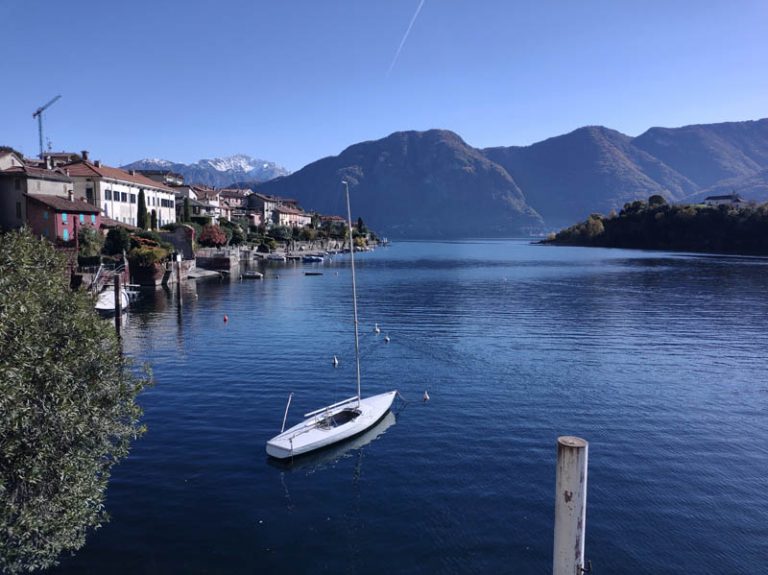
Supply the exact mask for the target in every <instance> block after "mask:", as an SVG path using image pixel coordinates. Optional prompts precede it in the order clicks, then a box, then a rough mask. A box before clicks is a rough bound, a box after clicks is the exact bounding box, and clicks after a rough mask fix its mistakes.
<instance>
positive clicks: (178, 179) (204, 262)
mask: <svg viewBox="0 0 768 575" xmlns="http://www.w3.org/2000/svg"><path fill="white" fill-rule="evenodd" d="M24 226H26V227H27V228H29V229H30V230H31V232H32V233H33V234H34V235H35V236H37V237H40V238H45V239H48V240H49V241H51V242H52V243H53V244H54V245H55V246H56V247H57V248H58V249H59V250H61V251H62V252H64V253H65V254H66V255H67V258H68V261H69V265H70V269H71V276H72V286H73V287H80V286H87V287H89V288H90V289H92V290H93V291H94V292H99V291H102V290H104V289H105V288H106V286H108V285H110V284H114V278H115V276H119V277H120V283H122V284H123V285H126V284H129V283H130V284H134V285H139V286H153V287H156V286H159V285H164V284H167V283H171V282H175V281H181V280H185V279H187V278H194V277H201V276H205V275H221V274H229V273H240V271H239V266H240V263H241V262H249V263H256V262H259V261H261V260H264V261H282V262H285V261H287V260H303V261H306V262H322V261H323V258H324V257H326V256H328V255H332V254H334V253H337V252H339V251H343V250H347V251H348V250H349V247H348V245H346V246H345V242H347V241H348V239H347V238H348V236H349V234H348V230H347V228H348V226H347V221H346V219H345V218H344V217H342V216H339V215H321V214H317V213H307V212H305V211H304V210H302V209H301V207H300V206H299V205H298V203H297V202H296V200H292V199H289V198H281V197H276V196H268V195H263V194H259V193H254V192H253V191H252V190H250V189H214V188H209V187H206V186H200V185H191V184H186V183H185V182H184V178H183V176H181V175H180V174H175V173H172V172H169V171H161V170H131V171H125V170H122V169H120V168H114V167H110V166H106V165H104V164H102V163H101V162H100V161H98V160H95V161H91V160H90V158H89V155H88V152H87V151H83V152H81V153H80V154H76V153H64V152H46V153H43V154H42V158H41V159H30V158H25V157H23V156H22V155H21V154H19V153H17V152H16V151H14V150H13V149H10V148H0V229H2V230H6V231H7V230H12V229H19V228H22V227H24ZM352 236H353V238H354V242H355V249H356V250H366V249H372V247H373V246H375V245H377V244H379V243H382V242H380V241H379V240H378V238H376V236H375V235H374V234H373V233H371V232H369V231H368V230H367V229H366V228H365V226H364V224H363V221H362V219H360V218H358V220H357V225H355V226H354V229H353V233H352ZM383 242H384V243H385V242H386V240H383ZM244 273H248V274H249V277H255V278H260V277H262V276H261V274H259V273H258V272H244Z"/></svg>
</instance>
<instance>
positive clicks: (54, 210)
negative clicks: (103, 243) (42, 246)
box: [25, 194, 101, 242]
mask: <svg viewBox="0 0 768 575" xmlns="http://www.w3.org/2000/svg"><path fill="white" fill-rule="evenodd" d="M25 195H26V198H27V223H28V225H29V227H30V228H31V230H32V233H34V234H35V235H38V236H42V237H44V238H48V239H49V240H51V241H52V242H55V241H56V240H57V239H60V240H62V241H65V242H68V241H70V240H74V239H75V234H76V233H77V231H78V230H80V229H81V228H83V227H92V228H94V229H96V230H98V229H99V227H100V226H101V211H100V210H99V209H98V208H96V207H94V206H92V205H91V204H89V203H88V202H86V201H84V200H72V199H67V198H64V197H62V196H51V195H47V194H25Z"/></svg>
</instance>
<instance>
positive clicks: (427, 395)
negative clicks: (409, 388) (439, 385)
mask: <svg viewBox="0 0 768 575" xmlns="http://www.w3.org/2000/svg"><path fill="white" fill-rule="evenodd" d="M424 401H429V393H427V390H424Z"/></svg>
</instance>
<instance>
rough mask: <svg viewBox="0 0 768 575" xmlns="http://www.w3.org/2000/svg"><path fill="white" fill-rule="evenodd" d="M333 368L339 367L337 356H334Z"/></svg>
mask: <svg viewBox="0 0 768 575" xmlns="http://www.w3.org/2000/svg"><path fill="white" fill-rule="evenodd" d="M333 367H339V358H338V357H336V356H335V355H334V356H333Z"/></svg>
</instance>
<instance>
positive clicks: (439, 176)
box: [256, 130, 544, 238]
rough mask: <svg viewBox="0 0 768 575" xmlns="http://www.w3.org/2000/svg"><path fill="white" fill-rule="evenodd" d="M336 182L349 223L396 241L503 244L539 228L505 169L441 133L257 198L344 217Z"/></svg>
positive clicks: (266, 189)
mask: <svg viewBox="0 0 768 575" xmlns="http://www.w3.org/2000/svg"><path fill="white" fill-rule="evenodd" d="M342 180H346V181H347V182H349V184H350V189H351V191H352V194H353V196H354V200H353V204H352V205H353V211H354V217H357V216H358V215H359V216H361V217H362V218H363V219H364V221H365V222H366V224H367V225H368V226H369V227H370V228H372V229H374V230H376V231H377V232H379V233H383V234H388V235H392V236H395V237H412V238H432V237H467V236H477V235H486V236H505V235H509V234H510V233H521V232H534V231H536V230H540V229H541V228H542V226H543V223H544V222H543V220H542V219H541V216H540V215H539V214H538V213H536V211H535V210H534V209H532V208H531V207H530V206H529V205H527V204H526V202H525V198H524V196H523V193H522V192H521V190H520V188H519V187H518V185H517V184H516V183H515V181H514V180H513V179H512V178H511V177H510V175H509V174H508V173H507V171H506V170H505V169H504V168H502V167H501V166H499V165H498V164H496V163H494V162H492V161H491V160H489V159H488V158H487V157H485V155H483V153H482V152H481V151H480V150H477V149H475V148H473V147H471V146H469V145H467V144H466V143H465V142H464V141H463V140H462V139H461V138H460V137H459V136H458V135H457V134H455V133H453V132H450V131H448V130H428V131H425V132H415V131H410V132H395V133H394V134H391V135H390V136H388V137H386V138H383V139H381V140H376V141H369V142H362V143H359V144H354V145H352V146H350V147H348V148H347V149H346V150H344V151H343V152H341V154H339V155H338V156H333V157H328V158H323V159H321V160H317V161H316V162H313V163H311V164H309V165H307V166H305V167H304V168H302V169H301V170H299V171H298V172H295V173H294V174H292V175H290V176H286V177H282V178H277V179H274V180H271V181H269V182H265V183H263V184H260V185H258V186H257V188H256V190H257V191H259V192H261V193H265V194H271V195H277V196H283V197H291V198H294V199H297V200H298V201H299V203H300V204H301V205H302V206H303V207H304V208H305V209H310V210H315V211H319V212H321V213H325V214H337V215H343V214H344V213H345V212H344V210H345V204H344V196H343V194H342V191H341V190H342V187H341V181H342Z"/></svg>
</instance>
